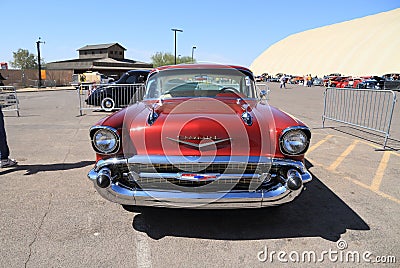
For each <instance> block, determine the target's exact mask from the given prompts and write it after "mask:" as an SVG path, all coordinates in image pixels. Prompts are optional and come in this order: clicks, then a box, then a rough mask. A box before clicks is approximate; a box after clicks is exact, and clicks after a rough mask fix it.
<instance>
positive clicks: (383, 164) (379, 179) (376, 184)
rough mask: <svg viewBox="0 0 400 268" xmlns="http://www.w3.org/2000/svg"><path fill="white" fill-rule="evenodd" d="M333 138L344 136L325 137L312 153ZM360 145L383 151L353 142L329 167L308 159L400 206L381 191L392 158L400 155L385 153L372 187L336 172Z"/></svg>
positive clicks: (314, 147) (394, 199)
mask: <svg viewBox="0 0 400 268" xmlns="http://www.w3.org/2000/svg"><path fill="white" fill-rule="evenodd" d="M332 137H338V138H340V137H342V136H338V135H327V136H325V138H323V139H322V140H320V141H319V142H317V143H316V144H315V145H313V146H311V147H310V149H311V151H314V150H316V149H317V148H319V147H320V146H321V145H322V144H324V143H325V142H326V141H328V140H329V139H331V138H332ZM358 143H360V144H361V143H362V144H365V145H368V146H370V147H372V148H375V149H382V147H379V146H377V145H375V144H372V143H369V142H367V141H363V140H354V141H353V142H352V144H351V145H349V146H348V147H347V148H346V150H345V151H344V152H343V153H342V154H341V155H340V156H339V157H338V158H337V159H336V160H335V161H334V162H333V163H332V164H330V165H329V166H327V165H324V164H321V163H318V162H316V161H314V160H313V159H310V158H309V156H308V155H307V159H308V160H309V161H311V162H312V163H313V165H315V166H319V167H321V168H324V169H326V170H328V171H330V172H332V173H333V174H335V175H338V176H339V177H342V178H344V179H346V180H348V181H350V182H352V183H354V184H356V185H358V186H360V187H362V188H365V189H367V190H370V191H372V192H374V193H375V194H377V195H379V196H381V197H383V198H386V199H388V200H391V201H393V202H396V203H398V204H400V199H398V198H396V197H394V196H391V195H389V194H386V193H384V192H382V191H381V190H380V186H381V184H382V181H383V178H384V176H385V171H386V169H387V167H388V163H389V160H390V156H397V157H400V154H399V153H397V152H395V151H385V152H384V153H383V155H382V158H381V160H380V163H379V166H378V167H377V169H376V172H375V176H374V178H373V180H372V183H371V185H368V184H365V183H363V182H360V181H359V180H356V179H354V178H351V177H349V176H346V175H344V174H342V173H340V172H339V171H337V170H336V169H337V168H338V167H339V166H340V164H341V163H342V162H343V160H344V159H345V158H346V157H347V156H348V155H349V154H350V153H351V152H352V151H353V150H354V148H355V147H356V146H357V144H358ZM308 152H310V151H308Z"/></svg>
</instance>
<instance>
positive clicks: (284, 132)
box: [279, 126, 311, 156]
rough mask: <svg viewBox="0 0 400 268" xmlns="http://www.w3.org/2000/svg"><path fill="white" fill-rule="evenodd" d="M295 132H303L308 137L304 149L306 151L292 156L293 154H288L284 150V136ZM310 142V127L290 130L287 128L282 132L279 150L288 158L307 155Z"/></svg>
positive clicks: (290, 128) (294, 127) (291, 128)
mask: <svg viewBox="0 0 400 268" xmlns="http://www.w3.org/2000/svg"><path fill="white" fill-rule="evenodd" d="M293 130H302V131H303V132H304V134H305V135H306V136H307V145H306V147H305V148H304V150H303V151H301V152H300V153H298V154H291V153H288V152H286V150H285V149H284V146H283V136H285V134H286V133H287V132H289V131H293ZM310 140H311V130H310V129H309V128H308V127H306V126H293V127H288V128H285V129H284V130H282V133H281V135H280V136H279V149H280V151H281V153H282V154H284V155H288V156H293V155H302V154H305V153H306V152H307V150H308V147H309V146H310Z"/></svg>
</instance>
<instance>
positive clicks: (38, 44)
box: [36, 37, 45, 88]
mask: <svg viewBox="0 0 400 268" xmlns="http://www.w3.org/2000/svg"><path fill="white" fill-rule="evenodd" d="M42 43H43V44H44V43H45V42H42V41H40V37H39V40H38V41H36V47H37V53H38V69H39V81H38V88H41V87H42V65H41V63H40V44H42Z"/></svg>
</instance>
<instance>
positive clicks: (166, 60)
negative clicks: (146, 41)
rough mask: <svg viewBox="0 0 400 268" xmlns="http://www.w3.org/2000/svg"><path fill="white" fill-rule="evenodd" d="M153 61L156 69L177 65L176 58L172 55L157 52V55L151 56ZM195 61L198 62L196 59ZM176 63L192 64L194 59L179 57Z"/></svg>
mask: <svg viewBox="0 0 400 268" xmlns="http://www.w3.org/2000/svg"><path fill="white" fill-rule="evenodd" d="M151 60H152V61H153V66H154V67H159V66H164V65H171V64H175V57H174V55H173V54H172V53H163V52H157V53H156V54H154V55H153V56H151ZM193 61H194V62H196V60H195V59H193ZM176 63H177V64H180V63H192V57H189V56H183V57H177V59H176Z"/></svg>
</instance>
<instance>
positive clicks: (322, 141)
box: [307, 135, 333, 154]
mask: <svg viewBox="0 0 400 268" xmlns="http://www.w3.org/2000/svg"><path fill="white" fill-rule="evenodd" d="M332 137H333V135H327V136H326V137H325V138H324V139H322V140H320V141H319V142H317V143H316V144H314V145H312V146H310V148H309V149H308V151H307V153H308V154H309V153H311V152H312V151H314V150H315V149H317V148H318V147H320V146H321V145H322V144H324V143H325V142H326V141H328V140H330V139H331V138H332Z"/></svg>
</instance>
